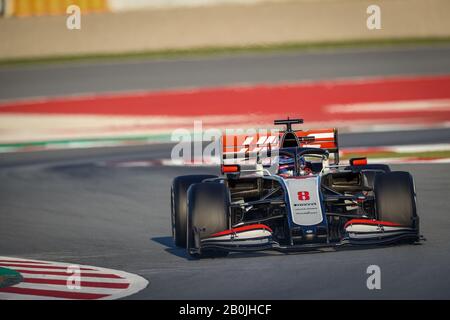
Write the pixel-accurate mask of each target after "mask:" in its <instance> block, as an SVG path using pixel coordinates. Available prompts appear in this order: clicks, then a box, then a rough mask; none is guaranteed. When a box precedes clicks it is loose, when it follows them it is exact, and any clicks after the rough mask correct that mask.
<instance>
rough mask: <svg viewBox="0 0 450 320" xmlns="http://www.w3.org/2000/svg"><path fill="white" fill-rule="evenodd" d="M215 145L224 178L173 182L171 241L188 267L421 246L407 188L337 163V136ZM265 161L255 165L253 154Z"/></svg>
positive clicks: (325, 133)
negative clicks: (251, 256) (223, 260)
mask: <svg viewBox="0 0 450 320" xmlns="http://www.w3.org/2000/svg"><path fill="white" fill-rule="evenodd" d="M299 123H303V120H302V119H288V120H275V125H283V126H285V130H282V131H278V132H277V135H276V136H269V135H267V136H263V137H261V135H256V134H255V135H254V136H251V135H250V136H248V135H223V136H222V137H221V150H222V154H221V172H222V176H220V177H218V176H213V175H187V176H179V177H176V178H175V179H174V180H173V184H172V190H171V205H172V211H171V214H172V232H173V238H174V241H175V244H176V245H177V246H179V247H184V248H186V250H187V253H188V255H189V256H191V257H196V258H201V257H218V256H225V255H227V254H228V253H229V252H232V251H258V250H270V249H271V250H279V251H304V250H321V249H323V248H338V247H343V246H361V245H368V246H374V245H375V246H376V245H387V244H398V243H415V242H417V241H419V240H420V235H419V217H418V215H417V209H416V194H415V186H414V181H413V178H412V176H411V174H410V173H408V172H404V171H391V170H390V168H389V166H387V165H385V164H367V159H366V158H353V159H350V161H349V164H343V165H341V164H340V163H339V148H338V140H337V130H336V129H324V130H305V131H303V130H294V129H293V128H292V126H293V124H299ZM263 149H264V150H265V153H266V157H264V158H263V159H262V158H261V157H259V154H261V150H263Z"/></svg>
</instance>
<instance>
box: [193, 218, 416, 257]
mask: <svg viewBox="0 0 450 320" xmlns="http://www.w3.org/2000/svg"><path fill="white" fill-rule="evenodd" d="M344 229H345V234H344V236H343V237H342V239H341V240H340V241H337V242H320V243H319V242H304V243H299V244H292V245H281V244H280V243H278V242H277V241H275V240H274V237H273V235H272V230H271V229H270V228H269V227H268V226H266V225H264V224H252V225H246V226H241V227H236V228H233V229H229V230H224V231H222V232H218V233H215V234H213V235H211V236H210V237H207V238H204V239H201V240H200V241H199V242H197V243H199V244H200V247H199V248H193V249H191V251H192V252H193V253H194V252H195V251H196V252H200V251H201V250H211V249H214V250H225V251H241V252H248V251H261V250H277V251H284V252H290V251H314V250H321V249H326V248H328V249H330V248H331V249H333V248H334V249H338V248H343V247H349V246H357V247H361V246H382V245H391V244H398V243H402V242H410V243H411V242H417V241H419V240H420V239H421V237H420V236H419V233H418V230H416V229H413V228H409V227H404V226H401V225H398V224H395V223H392V222H388V221H378V220H369V219H353V220H350V221H349V222H347V223H346V225H345V226H344Z"/></svg>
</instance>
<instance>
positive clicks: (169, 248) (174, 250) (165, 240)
mask: <svg viewBox="0 0 450 320" xmlns="http://www.w3.org/2000/svg"><path fill="white" fill-rule="evenodd" d="M150 240H152V241H155V242H157V243H159V244H161V245H163V246H165V251H166V252H168V253H170V254H173V255H175V256H177V257H180V258H184V259H187V260H196V259H194V258H190V257H189V256H188V255H187V254H186V250H185V249H183V248H178V247H176V246H175V245H174V243H173V239H172V237H169V236H165V237H153V238H150ZM422 240H425V239H422ZM421 244H423V243H415V244H414V245H421ZM410 245H411V244H410ZM394 246H408V244H397V245H384V246H373V245H372V246H362V245H361V246H355V247H343V248H323V249H318V250H306V251H290V252H280V251H275V250H268V251H255V252H233V253H231V254H230V255H229V256H228V257H227V259H236V258H237V259H239V258H254V257H264V256H277V255H305V254H306V255H308V254H318V253H322V254H324V253H327V252H339V251H358V250H370V249H382V248H387V247H394ZM206 259H216V258H206Z"/></svg>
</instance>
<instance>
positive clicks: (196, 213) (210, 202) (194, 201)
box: [187, 183, 230, 258]
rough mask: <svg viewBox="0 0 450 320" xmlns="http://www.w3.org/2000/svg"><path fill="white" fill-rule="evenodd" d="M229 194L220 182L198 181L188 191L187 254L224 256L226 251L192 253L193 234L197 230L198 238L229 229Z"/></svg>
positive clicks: (202, 256) (193, 245) (204, 256)
mask: <svg viewBox="0 0 450 320" xmlns="http://www.w3.org/2000/svg"><path fill="white" fill-rule="evenodd" d="M229 205H230V195H229V191H228V188H227V187H226V186H225V185H224V184H221V183H198V184H194V185H192V186H191V187H190V188H189V191H188V220H187V254H188V255H189V256H190V257H193V258H206V257H224V256H227V255H228V252H227V251H222V250H211V249H209V250H206V249H204V250H201V248H200V253H192V252H191V249H194V250H195V249H199V248H196V243H195V242H196V239H195V237H196V236H195V235H196V232H195V231H194V230H197V233H198V236H199V240H201V239H204V238H206V237H208V236H211V235H212V234H214V233H216V232H220V231H223V230H227V229H229Z"/></svg>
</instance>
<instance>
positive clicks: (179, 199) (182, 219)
mask: <svg viewBox="0 0 450 320" xmlns="http://www.w3.org/2000/svg"><path fill="white" fill-rule="evenodd" d="M210 178H217V176H213V175H206V174H202V175H199V174H197V175H186V176H179V177H176V178H175V179H173V182H172V188H171V197H170V198H171V218H172V219H171V220H172V237H173V239H174V243H175V245H176V246H178V247H181V248H186V221H187V192H188V189H189V187H190V186H191V185H193V184H194V183H199V182H202V181H203V180H205V179H210Z"/></svg>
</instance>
